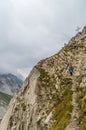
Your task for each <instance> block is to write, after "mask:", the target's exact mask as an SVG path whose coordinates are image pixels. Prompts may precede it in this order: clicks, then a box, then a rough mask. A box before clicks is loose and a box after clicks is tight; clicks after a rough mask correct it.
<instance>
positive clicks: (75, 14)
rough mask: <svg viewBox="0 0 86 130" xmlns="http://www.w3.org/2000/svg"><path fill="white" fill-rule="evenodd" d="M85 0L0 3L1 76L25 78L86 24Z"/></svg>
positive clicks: (8, 0)
mask: <svg viewBox="0 0 86 130" xmlns="http://www.w3.org/2000/svg"><path fill="white" fill-rule="evenodd" d="M85 13H86V0H0V73H13V74H16V75H18V74H21V75H22V76H24V77H26V74H28V73H29V71H30V69H31V68H32V67H33V66H34V65H35V64H37V62H38V61H39V60H41V59H44V58H46V57H49V56H51V55H53V54H55V53H57V52H58V51H59V50H60V49H61V48H62V46H63V45H64V43H67V42H68V41H69V39H70V38H71V37H72V36H74V35H75V34H76V31H75V29H76V27H77V26H80V27H81V29H82V28H83V26H84V25H85V24H86V14H85Z"/></svg>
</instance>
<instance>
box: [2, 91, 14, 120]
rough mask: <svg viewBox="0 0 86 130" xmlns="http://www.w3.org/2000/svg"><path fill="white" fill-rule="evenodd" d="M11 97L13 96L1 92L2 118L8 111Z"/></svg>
mask: <svg viewBox="0 0 86 130" xmlns="http://www.w3.org/2000/svg"><path fill="white" fill-rule="evenodd" d="M11 98H12V96H10V95H8V94H5V93H2V92H0V120H1V119H2V117H3V115H4V114H5V112H6V111H7V107H8V104H9V102H10V100H11Z"/></svg>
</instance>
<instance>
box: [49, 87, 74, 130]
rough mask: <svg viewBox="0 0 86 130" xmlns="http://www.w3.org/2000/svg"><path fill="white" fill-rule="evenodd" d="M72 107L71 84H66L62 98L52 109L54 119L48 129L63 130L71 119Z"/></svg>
mask: <svg viewBox="0 0 86 130" xmlns="http://www.w3.org/2000/svg"><path fill="white" fill-rule="evenodd" d="M72 109H73V106H72V91H71V86H69V85H68V86H67V87H66V88H65V90H64V93H63V100H62V101H61V102H60V103H59V104H57V106H56V107H55V109H54V111H53V116H54V117H53V118H54V119H55V121H54V123H53V125H52V127H51V128H50V130H65V128H66V126H67V124H68V123H69V121H70V119H71V112H72Z"/></svg>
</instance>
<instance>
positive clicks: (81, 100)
mask: <svg viewBox="0 0 86 130" xmlns="http://www.w3.org/2000/svg"><path fill="white" fill-rule="evenodd" d="M78 92H79V93H78V95H77V102H78V104H79V118H78V120H79V123H80V128H79V130H86V86H85V87H82V88H81V87H78Z"/></svg>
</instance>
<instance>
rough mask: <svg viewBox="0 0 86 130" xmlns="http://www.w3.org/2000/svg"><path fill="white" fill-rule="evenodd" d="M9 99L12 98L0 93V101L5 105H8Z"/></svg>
mask: <svg viewBox="0 0 86 130" xmlns="http://www.w3.org/2000/svg"><path fill="white" fill-rule="evenodd" d="M11 98H12V96H10V95H8V94H5V93H2V92H0V99H1V100H3V101H4V102H5V103H6V104H9V102H10V100H11Z"/></svg>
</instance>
